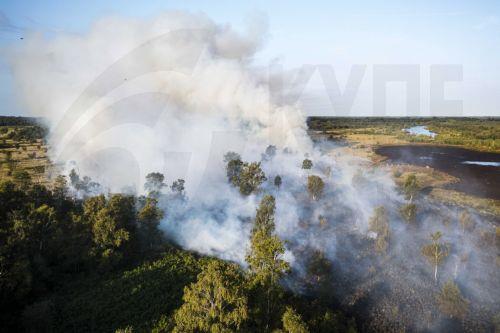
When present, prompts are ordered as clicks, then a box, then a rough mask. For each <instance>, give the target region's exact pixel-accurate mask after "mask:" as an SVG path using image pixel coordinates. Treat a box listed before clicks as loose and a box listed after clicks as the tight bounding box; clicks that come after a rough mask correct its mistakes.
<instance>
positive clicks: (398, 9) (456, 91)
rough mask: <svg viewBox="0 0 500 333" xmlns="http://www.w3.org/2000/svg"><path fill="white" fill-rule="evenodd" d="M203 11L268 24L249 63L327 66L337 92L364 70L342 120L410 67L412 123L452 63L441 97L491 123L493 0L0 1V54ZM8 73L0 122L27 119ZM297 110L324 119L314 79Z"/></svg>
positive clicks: (398, 110) (499, 83)
mask: <svg viewBox="0 0 500 333" xmlns="http://www.w3.org/2000/svg"><path fill="white" fill-rule="evenodd" d="M171 9H178V10H187V11H190V12H195V13H197V12H202V13H206V14H207V15H208V16H209V17H210V18H212V19H213V20H214V21H215V22H217V23H220V24H230V25H232V26H234V27H235V28H237V29H243V28H244V27H245V25H246V22H247V20H248V18H249V17H252V16H255V15H263V16H264V17H266V18H267V24H268V30H267V31H268V35H267V38H266V43H265V45H264V47H263V49H262V50H261V51H260V52H259V53H258V54H257V58H256V63H257V64H259V65H262V66H267V65H268V64H269V63H270V62H271V61H274V62H279V63H282V64H283V65H284V66H285V68H296V67H301V66H302V65H304V64H312V65H316V64H329V65H331V66H332V68H333V69H334V71H335V73H336V76H337V79H338V83H339V86H340V88H341V90H343V88H344V86H345V84H346V81H347V78H348V76H349V75H348V74H349V72H350V70H351V66H352V65H353V64H361V65H366V67H365V71H364V75H363V76H362V78H361V83H360V85H359V90H358V93H357V95H356V98H355V100H354V103H353V105H352V109H351V111H350V114H351V115H371V114H372V113H373V107H372V105H373V70H374V68H375V67H376V66H377V65H380V64H389V65H394V64H412V65H418V67H417V68H418V71H419V74H420V83H419V86H420V96H419V102H420V109H419V112H420V114H421V115H428V114H429V94H430V93H429V80H430V79H429V76H430V67H429V66H430V65H433V64H453V65H459V66H461V68H462V71H463V80H462V81H461V82H454V83H453V82H452V83H447V84H446V85H445V98H446V99H451V100H462V101H463V114H464V115H489V116H498V115H500V112H499V110H500V1H498V0H496V1H457V0H453V1H380V2H379V3H376V2H375V1H312V0H311V1H301V2H300V3H299V1H296V2H292V1H269V0H267V1H245V3H243V2H237V1H189V0H186V1H141V2H139V1H124V0H111V1H66V2H63V1H59V0H58V1H56V0H49V1H25V0H16V1H6V0H0V46H1V47H2V48H8V47H9V46H10V45H12V44H16V43H23V40H22V39H20V38H21V37H23V36H24V35H25V34H27V33H28V32H30V31H33V30H35V31H42V32H44V33H45V34H46V35H47V36H48V38H50V36H53V35H55V34H58V33H60V32H69V33H76V34H79V33H85V32H86V31H87V30H88V28H89V26H90V25H91V24H92V22H94V21H95V20H96V19H99V18H101V17H105V16H108V15H123V16H132V17H148V16H152V15H155V13H158V12H160V11H162V10H171ZM14 90H15V87H14V85H13V80H12V77H11V73H10V70H9V67H8V66H7V64H6V62H5V60H3V59H2V60H0V101H1V105H0V114H26V112H24V110H23V109H22V107H21V106H20V103H18V102H17V101H16V100H15V98H14V97H13V91H14ZM307 91H308V97H304V98H303V101H302V103H303V105H304V107H305V108H306V109H308V113H309V114H321V115H329V114H332V115H333V114H334V113H332V112H334V111H332V107H331V103H330V102H329V100H328V98H327V95H326V93H325V91H324V89H322V81H321V79H320V78H319V76H318V74H317V73H316V74H315V75H314V76H313V77H312V78H311V81H310V84H309V85H308V88H307ZM405 91H406V90H405V88H404V85H402V84H399V83H389V84H388V92H387V96H388V102H387V110H388V111H387V114H388V115H406V109H405V107H406V104H405V99H404V98H401V96H405Z"/></svg>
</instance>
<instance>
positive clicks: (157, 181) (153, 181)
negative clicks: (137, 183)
mask: <svg viewBox="0 0 500 333" xmlns="http://www.w3.org/2000/svg"><path fill="white" fill-rule="evenodd" d="M164 180H165V176H164V175H163V174H162V173H160V172H150V173H148V174H147V175H146V183H145V184H144V189H145V190H146V191H147V192H148V195H150V196H155V197H157V196H158V195H159V194H160V192H161V190H162V189H163V188H164V187H165V186H166V184H165V183H164Z"/></svg>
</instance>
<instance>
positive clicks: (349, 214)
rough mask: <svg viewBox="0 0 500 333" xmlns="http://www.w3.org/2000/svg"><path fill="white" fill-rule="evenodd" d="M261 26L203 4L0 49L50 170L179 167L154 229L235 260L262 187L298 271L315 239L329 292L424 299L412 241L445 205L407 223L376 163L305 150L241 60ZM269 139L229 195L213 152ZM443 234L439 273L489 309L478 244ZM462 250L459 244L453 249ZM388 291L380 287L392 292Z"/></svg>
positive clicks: (126, 183) (117, 172) (425, 207)
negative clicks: (232, 22) (260, 180)
mask: <svg viewBox="0 0 500 333" xmlns="http://www.w3.org/2000/svg"><path fill="white" fill-rule="evenodd" d="M263 36H265V23H263V21H262V20H261V19H257V20H254V21H253V23H252V24H250V25H249V27H248V29H247V31H246V32H245V33H239V32H236V31H235V30H233V29H232V28H231V27H228V26H221V25H218V24H216V23H214V22H213V21H211V20H210V19H209V18H208V17H206V16H204V15H199V14H198V15H193V14H188V13H184V12H168V13H164V14H161V15H159V16H157V17H154V18H151V19H148V20H141V19H124V18H119V17H113V18H106V19H102V20H100V21H99V22H97V23H95V24H94V25H93V26H92V28H91V29H90V31H89V32H88V33H86V34H83V35H74V34H67V33H61V34H58V35H55V36H44V35H41V34H37V33H33V34H32V35H30V36H27V37H26V38H25V39H24V41H23V43H22V44H20V45H17V46H16V47H13V48H11V49H9V50H7V51H5V53H6V54H7V56H8V58H9V60H10V63H11V64H12V70H13V73H14V75H15V78H16V82H17V91H18V92H19V97H20V99H21V100H22V101H23V102H24V103H25V105H26V107H27V109H28V110H29V111H30V112H31V113H32V114H33V115H36V116H42V117H44V118H45V119H46V120H47V121H48V125H49V126H50V128H51V134H50V137H49V141H50V146H51V149H52V151H51V154H52V155H51V156H52V159H53V160H54V161H55V162H56V163H59V164H60V165H61V166H62V170H63V171H65V172H67V171H68V169H69V168H71V167H76V168H78V171H79V173H80V174H83V175H88V176H90V177H92V179H94V180H96V181H98V182H99V183H101V184H103V185H104V186H105V187H107V188H109V189H110V190H111V191H121V190H123V189H124V188H133V189H134V190H135V191H137V192H142V191H143V188H142V184H143V182H144V178H145V175H146V174H148V173H149V172H156V171H158V172H161V173H163V174H165V176H166V179H167V181H168V182H169V183H171V182H172V181H174V180H175V179H178V178H183V179H185V180H186V187H187V196H188V198H189V199H188V200H186V201H183V202H177V201H176V200H164V201H162V202H161V204H162V207H163V208H165V213H166V214H165V216H166V217H165V220H164V221H162V228H163V229H164V230H165V234H166V235H167V236H168V237H170V238H171V239H173V240H174V241H175V242H177V243H178V244H179V245H181V246H183V247H185V248H187V249H191V250H195V251H199V252H201V253H205V254H209V255H216V256H219V257H221V258H224V259H229V260H234V261H237V262H239V263H241V264H243V265H244V256H245V251H246V249H247V246H248V240H249V234H250V230H251V220H252V218H253V217H254V215H255V209H256V207H257V205H258V203H259V201H260V199H261V196H262V194H263V193H271V194H273V195H274V196H275V197H276V205H277V207H276V231H277V233H278V235H279V236H280V237H281V238H282V239H283V240H285V241H286V244H287V248H288V252H287V254H286V258H287V260H289V261H290V262H291V263H292V264H293V268H294V270H295V272H296V274H297V275H298V276H303V275H304V274H305V271H306V269H305V266H306V263H305V262H304V261H305V258H306V257H307V256H303V254H304V253H306V252H307V251H311V250H321V251H322V252H323V253H324V254H325V256H326V257H327V258H328V259H330V260H331V261H332V262H333V264H334V266H335V269H336V272H338V274H339V275H340V276H342V277H343V278H344V279H345V280H342V279H340V278H339V281H338V287H339V290H341V291H342V293H343V295H342V296H346V295H352V294H354V295H357V294H359V293H358V292H357V290H356V288H357V287H360V289H363V288H364V287H366V289H367V290H368V292H370V287H369V285H375V283H382V282H385V283H389V284H390V285H392V286H394V290H399V289H398V288H397V287H398V286H399V284H400V283H402V285H403V286H404V288H402V289H404V291H405V292H406V291H408V293H407V294H408V295H409V296H408V299H406V300H404V301H405V302H406V303H407V304H413V303H415V304H416V303H418V304H421V303H422V304H423V303H425V302H434V301H433V299H434V296H433V294H431V293H427V294H426V293H423V294H419V293H418V292H416V290H417V289H418V291H422V290H431V291H434V292H435V291H436V288H437V286H434V284H433V282H432V278H431V277H430V276H431V273H429V272H430V271H431V268H430V267H429V265H428V264H427V263H426V262H425V260H424V259H423V258H422V257H421V255H420V253H419V249H420V247H421V245H422V244H423V243H425V242H426V241H427V239H428V235H429V233H430V232H431V231H435V230H437V229H443V227H442V225H441V224H438V223H437V222H436V216H444V215H447V216H451V217H452V218H453V219H456V216H457V213H458V212H457V210H456V209H453V208H449V207H445V206H441V205H436V204H434V203H431V202H428V201H426V200H423V201H422V202H421V203H419V205H420V204H421V213H420V214H419V216H420V217H419V223H420V227H419V228H415V229H413V230H411V229H410V227H409V226H408V225H407V224H405V223H404V222H402V219H401V217H400V216H399V214H398V209H399V207H400V205H401V204H402V203H404V202H405V201H404V198H403V197H402V196H401V194H399V192H398V191H397V189H396V186H395V184H394V182H393V181H392V179H391V177H390V175H389V173H388V172H387V171H386V170H384V169H382V168H377V167H373V166H372V165H371V164H370V163H368V162H367V161H365V160H363V159H360V158H356V157H353V156H350V155H346V154H331V153H329V152H330V149H329V148H332V147H328V146H326V144H325V145H323V146H322V147H323V148H325V147H326V148H327V149H326V150H320V149H317V146H315V145H313V144H312V142H311V141H310V139H309V137H308V135H307V132H306V122H305V119H304V117H303V116H302V114H301V111H300V109H298V108H297V107H296V106H295V105H285V104H280V103H278V102H277V100H279V98H274V97H275V96H276V95H277V96H279V95H280V94H281V93H282V92H280V91H274V89H275V88H274V87H275V85H272V84H271V83H272V82H273V79H275V78H270V77H269V75H263V72H262V71H261V70H258V69H257V68H255V67H254V66H253V64H252V58H253V57H254V55H255V52H257V51H258V50H259V48H260V47H261V46H262V43H263V41H264V37H263ZM278 88H279V89H280V88H283V89H287V88H286V87H279V85H278ZM292 90H293V89H292ZM270 144H272V145H276V146H277V147H278V150H277V151H278V152H277V154H276V156H274V157H273V158H272V159H270V160H263V162H262V168H263V170H264V171H265V173H266V175H267V177H268V181H266V182H265V183H264V184H263V186H262V191H261V192H260V193H258V194H252V195H250V196H247V197H245V196H241V195H240V194H239V192H238V190H237V189H235V188H233V187H231V186H230V185H229V184H228V183H227V179H226V175H225V170H224V164H223V154H224V153H226V152H227V151H236V152H238V153H240V154H241V155H242V157H243V159H244V160H246V161H260V160H261V154H262V152H263V151H264V150H265V148H266V146H267V145H270ZM285 148H287V149H285ZM306 153H307V154H309V155H308V156H309V158H310V159H311V160H312V161H313V163H314V167H313V169H312V170H310V171H306V170H303V169H302V168H301V163H302V160H303V159H304V157H305V154H306ZM309 174H316V175H320V176H321V177H322V178H323V179H324V181H325V183H326V186H325V195H324V196H323V198H322V199H320V200H319V201H317V202H312V201H311V200H310V198H309V197H308V194H307V190H306V180H307V176H308V175H309ZM276 175H280V176H281V177H282V178H283V185H282V186H281V189H277V188H276V187H275V186H274V185H273V184H272V180H273V178H274V176H276ZM379 205H384V206H385V207H386V209H387V211H388V212H389V217H390V220H391V247H390V250H389V253H388V255H387V256H386V257H384V258H383V259H377V257H375V256H374V254H373V253H372V252H373V251H372V250H371V249H367V248H366V247H364V245H362V244H370V239H371V238H373V237H374V235H373V233H370V232H368V219H369V217H370V215H371V214H372V213H373V210H374V208H375V207H377V206H379ZM473 216H474V219H475V220H476V223H477V227H476V228H477V230H485V231H487V232H491V230H492V226H491V225H490V224H488V221H483V218H482V217H480V216H479V215H473ZM320 217H321V218H320ZM375 236H376V235H375ZM445 240H446V241H448V242H450V243H452V244H453V246H454V247H453V252H452V255H451V256H450V260H449V261H448V263H447V264H446V265H445V266H444V267H443V268H442V270H443V272H442V275H443V276H447V277H452V276H455V278H457V281H459V282H460V283H461V284H462V285H461V286H462V288H463V289H464V290H465V292H466V293H467V296H468V297H470V298H472V299H474V300H475V301H476V302H478V304H485V305H487V306H489V307H491V309H492V310H491V311H493V312H494V311H498V304H497V305H495V300H498V299H499V295H498V291H496V290H495V287H494V284H495V283H494V282H495V279H498V270H495V266H494V265H495V264H493V266H491V265H490V264H489V263H490V262H489V261H488V260H490V259H491V257H492V256H493V254H492V252H491V251H490V250H483V251H478V242H480V240H479V239H478V237H477V236H474V235H472V234H471V235H463V234H460V233H458V232H457V231H450V232H446V233H445ZM360 244H361V245H360ZM463 253H467V254H469V253H472V254H473V255H471V256H469V257H470V258H471V259H470V260H469V261H467V262H459V261H460V260H459V257H460V256H461V255H462V254H463ZM479 271H481V272H483V273H484V275H483V276H479V275H478V274H477V272H479ZM342 281H344V283H342ZM373 281H375V282H373ZM336 283H337V282H336ZM370 283H371V284H370ZM367 286H368V287H367ZM295 287H296V288H298V289H299V290H300V289H301V286H300V285H299V284H296V285H295ZM419 288H420V289H419ZM339 293H340V291H339ZM394 295H396V294H394ZM394 295H392V296H391V293H390V292H389V293H388V295H386V296H385V297H389V299H390V297H393V298H396V299H397V298H398V297H399V296H400V295H401V294H397V295H396V296H394ZM422 295H423V296H422ZM421 297H424V298H425V302H424V301H422V298H421ZM431 299H432V301H429V300H431ZM372 301H373V300H372ZM385 301H386V298H380V299H376V300H375V301H374V302H375V303H376V304H378V306H379V309H381V310H380V311H382V312H384V311H385V310H387V311H386V312H385V313H393V312H391V311H392V310H393V308H390V307H389V306H390V305H391V304H394V300H393V299H392V303H391V302H388V303H384V302H385ZM377 302H378V303H377ZM395 302H402V301H401V300H399V299H397V300H396V301H395ZM481 302H483V303H481ZM387 304H389V305H387ZM432 306H434V307H435V304H434V303H432ZM386 307H387V308H386ZM412 309H413V308H412V307H408V308H404V309H403V308H401V309H400V310H399V311H400V312H399V316H400V317H397V318H396V319H394V318H393V319H394V320H396V321H397V320H405V321H410V322H411V323H412V325H416V326H413V328H416V329H417V330H421V329H431V328H432V327H429V326H427V327H422V326H421V325H425V324H426V323H428V322H429V318H428V317H426V314H427V312H425V311H423V312H421V313H415V312H412V311H413V310H412ZM434 310H435V309H434ZM434 312H435V313H437V312H438V311H434ZM434 328H435V327H434Z"/></svg>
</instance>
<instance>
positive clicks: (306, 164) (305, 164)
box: [302, 158, 313, 170]
mask: <svg viewBox="0 0 500 333" xmlns="http://www.w3.org/2000/svg"><path fill="white" fill-rule="evenodd" d="M312 167H313V162H312V161H311V160H310V159H308V158H306V159H304V160H303V161H302V169H304V170H310V169H311V168H312Z"/></svg>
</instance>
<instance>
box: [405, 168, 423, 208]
mask: <svg viewBox="0 0 500 333" xmlns="http://www.w3.org/2000/svg"><path fill="white" fill-rule="evenodd" d="M418 191H419V185H418V181H417V176H415V175H414V174H411V175H408V177H406V179H405V182H404V184H403V192H404V194H405V197H406V200H410V202H412V201H413V197H414V196H415V195H416V194H417V193H418Z"/></svg>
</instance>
